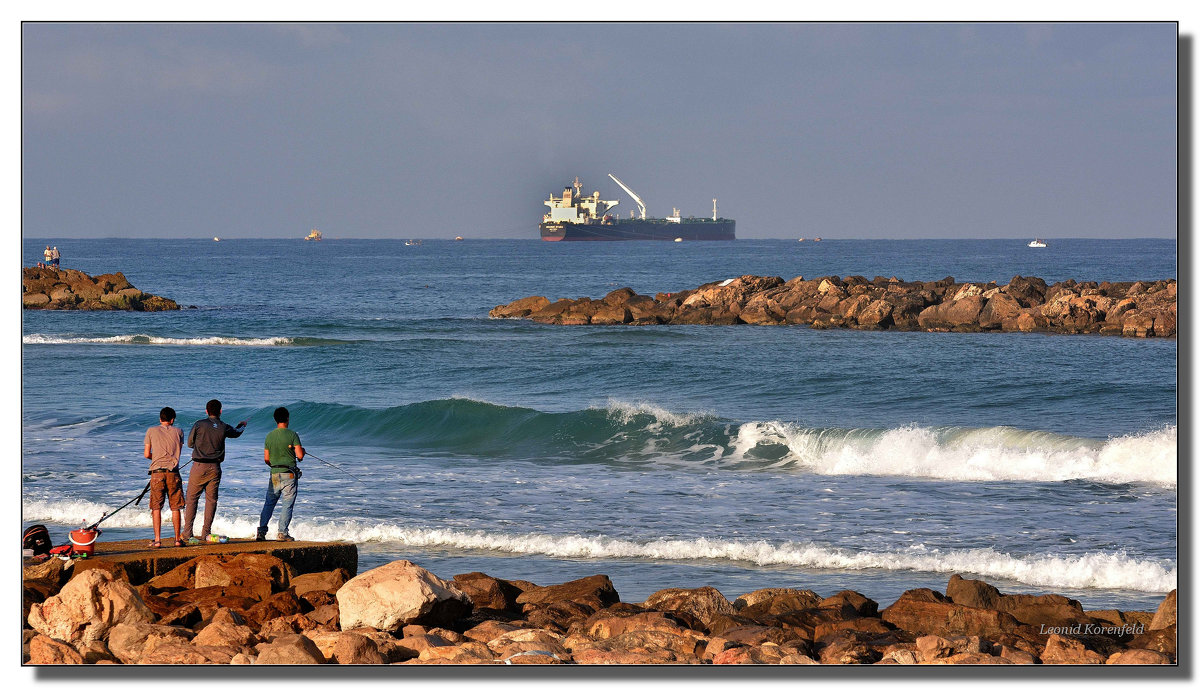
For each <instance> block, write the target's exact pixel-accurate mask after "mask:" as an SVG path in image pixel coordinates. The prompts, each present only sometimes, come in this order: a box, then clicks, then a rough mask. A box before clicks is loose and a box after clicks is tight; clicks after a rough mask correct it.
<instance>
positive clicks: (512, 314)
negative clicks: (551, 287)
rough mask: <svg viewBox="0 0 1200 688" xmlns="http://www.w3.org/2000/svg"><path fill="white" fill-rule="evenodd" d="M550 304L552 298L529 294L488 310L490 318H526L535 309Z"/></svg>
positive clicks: (537, 309)
mask: <svg viewBox="0 0 1200 688" xmlns="http://www.w3.org/2000/svg"><path fill="white" fill-rule="evenodd" d="M549 305H550V299H548V298H546V297H545V296H527V297H525V298H523V299H517V300H516V301H513V302H512V303H509V304H507V305H503V306H496V307H495V308H493V309H492V310H490V311H488V317H489V318H524V317H525V316H527V315H529V314H530V313H533V312H535V311H540V310H541V309H543V308H545V307H546V306H549Z"/></svg>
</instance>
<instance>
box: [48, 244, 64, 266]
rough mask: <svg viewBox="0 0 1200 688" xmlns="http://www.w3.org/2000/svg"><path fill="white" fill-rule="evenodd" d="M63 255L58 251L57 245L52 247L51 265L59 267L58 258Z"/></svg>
mask: <svg viewBox="0 0 1200 688" xmlns="http://www.w3.org/2000/svg"><path fill="white" fill-rule="evenodd" d="M61 257H62V254H61V253H59V252H58V247H57V246H55V247H54V248H52V249H50V265H52V266H54V267H56V268H57V267H58V259H59V258H61Z"/></svg>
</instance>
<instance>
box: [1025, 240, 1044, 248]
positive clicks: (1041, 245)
mask: <svg viewBox="0 0 1200 688" xmlns="http://www.w3.org/2000/svg"><path fill="white" fill-rule="evenodd" d="M1029 248H1046V240H1045V239H1034V240H1033V241H1031V242H1029Z"/></svg>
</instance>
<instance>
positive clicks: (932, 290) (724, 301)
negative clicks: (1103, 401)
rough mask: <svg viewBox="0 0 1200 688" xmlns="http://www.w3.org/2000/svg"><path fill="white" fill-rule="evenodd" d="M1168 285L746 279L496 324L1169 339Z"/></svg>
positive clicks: (537, 305) (552, 308) (497, 312)
mask: <svg viewBox="0 0 1200 688" xmlns="http://www.w3.org/2000/svg"><path fill="white" fill-rule="evenodd" d="M1176 292H1177V284H1176V281H1175V280H1173V279H1170V280H1160V281H1156V282H1076V281H1075V280H1067V281H1065V282H1056V283H1054V284H1051V285H1047V284H1046V282H1045V281H1044V280H1042V279H1041V278H1038V277H1021V276H1017V277H1013V278H1012V279H1011V280H1010V281H1009V282H1008V284H1004V285H1001V284H997V283H996V282H987V283H981V282H967V283H957V282H955V280H954V278H953V277H946V278H945V279H941V280H938V281H936V282H906V281H903V280H900V279H897V278H895V277H891V278H886V277H875V278H874V279H871V280H868V279H867V278H865V277H860V276H851V277H847V278H845V279H842V278H840V277H836V276H827V277H818V278H816V279H808V280H806V279H804V278H803V277H796V278H795V279H792V280H788V281H786V282H785V281H784V280H783V278H781V277H759V276H755V275H743V276H742V277H737V278H733V279H727V280H724V281H721V282H710V283H708V284H703V285H700V286H699V287H696V288H695V289H689V290H687V291H681V292H677V293H659V294H657V295H656V296H654V297H653V298H651V297H649V296H646V295H642V294H637V293H635V292H634V291H633V290H632V289H629V288H627V287H626V288H622V289H617V290H615V291H613V292H610V293H609V294H607V295H606V296H604V297H603V298H600V299H595V300H593V299H591V298H588V297H583V298H579V299H565V298H564V299H559V300H557V301H554V302H551V301H550V300H549V299H547V298H545V297H543V296H530V297H527V298H522V299H518V300H516V301H513V302H512V303H509V304H505V305H501V306H496V307H495V308H493V309H492V310H491V312H490V313H489V315H490V316H491V317H493V318H527V319H529V320H533V321H536V322H540V323H548V324H554V325H740V324H749V325H808V326H809V327H810V328H813V329H826V328H834V327H839V328H853V329H860V330H925V331H934V332H946V331H951V332H985V331H998V332H1055V333H1061V334H1108V335H1124V336H1127V337H1173V336H1175V332H1176Z"/></svg>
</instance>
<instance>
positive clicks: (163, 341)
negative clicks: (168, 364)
mask: <svg viewBox="0 0 1200 688" xmlns="http://www.w3.org/2000/svg"><path fill="white" fill-rule="evenodd" d="M21 343H22V344H142V345H158V346H318V345H321V344H340V343H343V342H342V341H341V340H337V339H319V338H314V337H217V336H213V337H155V336H151V335H148V334H118V335H113V336H111V337H58V336H53V335H45V334H27V335H24V336H23V337H21Z"/></svg>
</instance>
